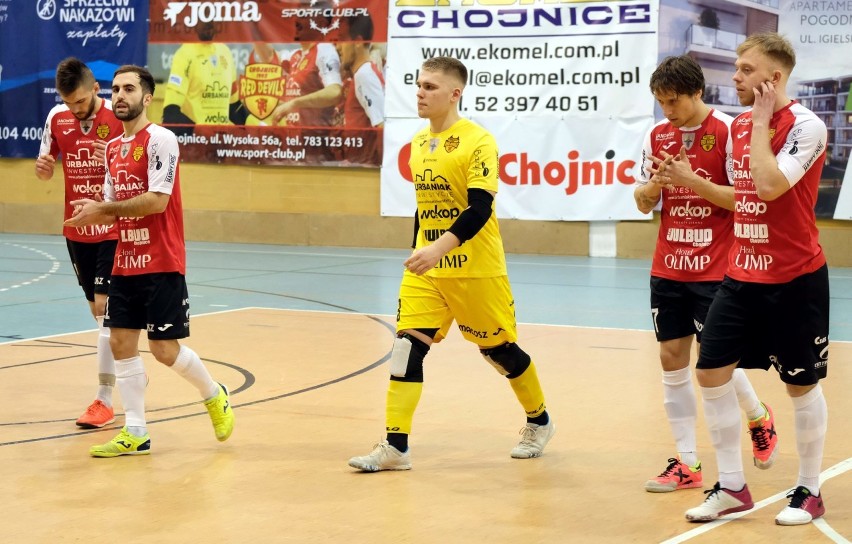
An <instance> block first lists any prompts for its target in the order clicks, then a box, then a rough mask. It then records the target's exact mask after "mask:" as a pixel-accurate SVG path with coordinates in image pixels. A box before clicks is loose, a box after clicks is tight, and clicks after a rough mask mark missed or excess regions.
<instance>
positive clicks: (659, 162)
mask: <svg viewBox="0 0 852 544" xmlns="http://www.w3.org/2000/svg"><path fill="white" fill-rule="evenodd" d="M662 153H663V158H659V157H655V156H653V155H651V161H652V162H653V163H654V166H649V167H648V172H650V174H651V179H650V180H649V181H650V182H651V183H655V184H657V185H663V186H666V185H670V184H669V183H668V182H667V181H666V173H665V172H666V170H667V169H668V168H669V165H671V162H672V160H673V159H672V156H671V155H669V154H668V153H666V152H665V151H663V152H662Z"/></svg>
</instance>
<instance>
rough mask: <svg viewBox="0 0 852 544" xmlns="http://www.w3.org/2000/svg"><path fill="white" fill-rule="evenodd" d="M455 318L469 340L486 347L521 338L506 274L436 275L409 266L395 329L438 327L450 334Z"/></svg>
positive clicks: (440, 332)
mask: <svg viewBox="0 0 852 544" xmlns="http://www.w3.org/2000/svg"><path fill="white" fill-rule="evenodd" d="M453 320H455V321H456V323H458V328H459V331H460V332H461V333H462V336H464V337H465V338H466V339H467V340H470V341H471V342H473V343H475V344H477V345H478V346H480V347H483V348H490V347H495V346H499V345H500V344H504V343H506V342H515V341H516V340H517V339H518V331H517V325H516V322H515V300H514V298H513V297H512V288H511V287H510V286H509V278H508V277H507V276H498V277H496V278H434V277H432V276H418V275H416V274H412V273H411V272H408V271H407V270H406V271H405V272H404V273H403V276H402V284H401V285H400V287H399V308H398V310H397V314H396V330H397V332H399V331H404V330H406V329H438V334H437V335H436V336H435V341H436V342H440V341H441V340H442V339H443V338H445V337H446V336H447V333H448V332H449V330H450V326H451V325H452V324H453Z"/></svg>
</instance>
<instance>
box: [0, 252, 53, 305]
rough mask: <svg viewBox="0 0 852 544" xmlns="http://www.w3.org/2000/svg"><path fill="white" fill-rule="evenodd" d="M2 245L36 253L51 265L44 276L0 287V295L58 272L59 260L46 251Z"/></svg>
mask: <svg viewBox="0 0 852 544" xmlns="http://www.w3.org/2000/svg"><path fill="white" fill-rule="evenodd" d="M3 243H4V244H5V245H8V246H13V247H18V248H21V249H26V250H28V251H32V252H33V253H38V254H39V255H41V256H42V257H47V260H48V261H50V263H51V265H50V270H49V271H48V272H47V273H45V274H42V275H40V276H36V277H34V278H30V279H28V280H24V281H22V282H20V283H17V284H15V285H10V286H9V287H0V293H2V292H3V291H8V290H10V289H17V288H18V287H23V286H25V285H32V284H33V283H36V282H39V281H41V280H43V279H45V278H47V277H48V276H50V275H51V274H54V273H56V271H57V270H59V260H58V259H57V258H56V257H54V256H53V255H51V254H50V253H47V252H46V251H42V250H40V249H36V248H34V247H29V246H25V245H22V244H13V243H8V242H3Z"/></svg>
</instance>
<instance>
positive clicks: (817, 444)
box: [793, 384, 828, 495]
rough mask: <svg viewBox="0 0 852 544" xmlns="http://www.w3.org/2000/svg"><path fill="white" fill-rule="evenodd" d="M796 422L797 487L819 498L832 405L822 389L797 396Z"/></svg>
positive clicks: (794, 407) (794, 399)
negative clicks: (823, 456)
mask: <svg viewBox="0 0 852 544" xmlns="http://www.w3.org/2000/svg"><path fill="white" fill-rule="evenodd" d="M793 409H794V410H795V420H796V451H798V452H799V480H798V482H797V483H796V485H797V486H800V485H803V486H805V487H807V488H808V489H809V490H810V492H811V493H813V494H814V495H819V473H820V467H821V465H822V453H823V447H824V445H825V433H826V430H827V429H828V406H827V405H826V403H825V396H824V395H823V393H822V387H821V386H820V385H819V384H817V385H816V387H814V388H813V389H811V390H810V391H808V392H807V393H806V394H804V395H802V396H801V397H793Z"/></svg>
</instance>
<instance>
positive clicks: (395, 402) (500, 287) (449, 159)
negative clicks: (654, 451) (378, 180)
mask: <svg viewBox="0 0 852 544" xmlns="http://www.w3.org/2000/svg"><path fill="white" fill-rule="evenodd" d="M466 82H467V68H465V66H464V65H463V64H462V63H461V62H459V61H458V60H456V59H453V58H449V57H435V58H432V59H429V60H427V61H426V62H424V63H423V66H422V67H421V69H420V73H419V77H418V78H417V87H418V91H417V114H418V115H419V116H420V117H421V118H424V119H428V120H429V126H428V127H426V128H424V129H423V130H421V131H420V132H418V133H417V135H415V137H414V139H413V140H412V144H411V160H410V162H409V165H410V166H411V172H412V176H413V180H414V187H415V191H416V193H417V215H416V216H415V231H416V234H415V244H414V246H415V249H414V252H413V253H412V254H411V256H410V257H409V258H408V259H406V260H405V262H404V265H405V271H404V273H403V278H402V285H401V286H400V290H399V309H398V312H397V327H396V329H397V337H396V339H395V340H394V345H393V352H392V355H391V361H390V374H391V377H390V385H389V387H388V393H387V413H386V430H387V439H386V440H383V441H382V442H381V443H379V444H377V445H376V446H375V448H374V449H373V451H372V452H370V453H369V454H367V455H365V456H361V457H353V458H351V459H350V460H349V466H351V467H353V468H357V469H359V470H362V471H364V472H377V471H380V470H408V469H410V468H411V455H410V452H409V448H408V435H409V434H410V433H411V423H412V419H413V416H414V411H415V409H416V408H417V403H418V401H419V400H420V394H421V391H422V390H423V359H424V357H425V356H426V354H427V353H428V352H429V349H430V347H431V346H432V344H433V343H434V342H439V341H440V340H441V339H443V338H444V337H446V335H447V333H448V332H449V328H450V326H451V325H452V324H453V321H454V320H455V322H456V324H457V326H458V328H459V331H460V332H461V333H462V335H463V336H464V338H465V339H467V340H469V341H471V342H473V343H474V344H476V345H477V346H478V347H479V351H480V353H481V354H482V356H483V357H484V358H485V360H486V361H488V362H489V363H490V364H491V365H493V366H494V368H495V369H496V370H497V371H498V372H499V373H500V374H502V375H504V376H506V378H508V380H509V384H510V385H511V386H512V390H513V391H514V392H515V396H516V397H517V398H518V401H519V402H520V404H521V406H522V407H523V409H524V411H525V412H526V416H527V422H526V425H525V426H524V427H523V428H522V429H521V441H520V443H519V444H518V445H517V446H515V447H514V449H512V451H511V456H512V457H514V458H517V459H529V458H532V457H538V456H540V455H541V453H542V451H543V450H544V447H545V445H546V444H547V442H548V441H549V440H550V438H551V437H552V436H553V433H554V431H555V425H554V424H553V421H552V420H551V418H550V416H549V414H548V413H547V411H546V409H545V402H544V393H543V392H542V389H541V385H540V383H539V380H538V375H537V374H536V368H535V365H534V364H533V362H532V360H531V359H530V356H529V355H527V354H526V353H525V352H524V351H523V350H522V349H521V348H520V347H519V346H518V345H517V344H516V343H515V341H516V340H517V329H516V324H515V312H514V300H513V298H512V290H511V288H510V286H509V279H508V276H507V273H506V257H505V254H504V252H503V240H502V238H501V237H500V230H499V227H498V225H497V217H496V215H495V214H494V211H493V208H494V195H495V194H496V193H497V189H498V183H499V180H498V177H497V174H498V155H497V144H496V142H495V141H494V137H493V136H492V135H491V134H490V133H488V132H487V131H486V130H485V129H484V128H482V127H480V126H479V125H477V124H475V123H473V122H471V121H470V120H468V119H462V118H461V116H460V115H459V112H458V103H459V99H460V98H461V95H462V91H463V89H464V86H465V83H466Z"/></svg>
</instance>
